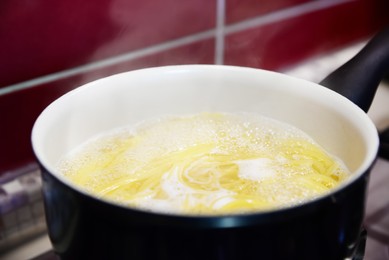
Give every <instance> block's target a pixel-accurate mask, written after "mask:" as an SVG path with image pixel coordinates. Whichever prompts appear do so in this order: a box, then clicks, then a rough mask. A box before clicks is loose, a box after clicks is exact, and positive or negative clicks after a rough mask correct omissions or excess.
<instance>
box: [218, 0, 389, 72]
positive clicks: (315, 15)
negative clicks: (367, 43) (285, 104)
mask: <svg viewBox="0 0 389 260" xmlns="http://www.w3.org/2000/svg"><path fill="white" fill-rule="evenodd" d="M388 8H389V2H387V1H386V0H380V1H350V2H347V3H345V4H341V5H337V6H333V7H331V8H326V9H323V10H319V11H315V12H311V13H307V14H305V15H301V16H299V17H294V18H291V19H285V20H281V21H278V22H274V23H271V24H266V25H263V26H260V27H257V28H251V29H248V30H245V31H241V32H237V33H233V34H231V35H228V36H227V37H226V44H225V63H226V64H233V65H241V66H250V67H257V68H263V69H270V70H278V69H281V68H284V67H286V66H290V65H291V64H294V63H296V62H300V61H302V60H304V59H306V58H308V57H311V56H314V55H318V54H321V53H323V52H325V51H329V50H331V49H334V48H339V47H341V46H343V45H346V44H348V43H350V42H353V41H356V40H360V39H364V38H365V37H368V36H370V35H371V34H372V33H373V32H375V31H377V30H378V28H380V27H382V26H383V25H384V24H389V16H388V15H387V13H386V11H385V10H388Z"/></svg>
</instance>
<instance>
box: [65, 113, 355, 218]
mask: <svg viewBox="0 0 389 260" xmlns="http://www.w3.org/2000/svg"><path fill="white" fill-rule="evenodd" d="M58 168H59V170H60V171H61V172H62V173H63V174H64V175H65V176H66V177H68V178H69V179H70V180H71V182H73V183H74V184H76V185H78V186H80V187H81V188H82V189H85V190H87V191H88V192H90V193H92V194H94V195H96V196H98V197H102V198H105V199H108V200H110V201H114V202H117V203H120V204H124V205H128V206H131V207H140V208H143V209H147V210H152V211H159V212H161V211H162V212H169V213H184V214H228V213H242V212H251V211H261V210H270V209H274V208H278V207H285V206H290V205H294V204H298V203H302V202H304V201H306V200H309V199H312V198H315V197H317V196H320V195H323V194H324V193H327V192H329V190H331V189H332V188H334V187H336V186H337V185H339V183H340V182H341V181H343V180H344V179H345V178H347V177H348V175H349V172H348V171H347V169H346V168H345V167H344V165H343V164H342V163H341V162H340V161H339V160H337V159H336V158H334V157H333V156H331V155H329V154H328V153H327V152H326V151H324V150H323V148H321V147H320V146H319V145H318V144H316V143H315V142H314V141H313V140H312V139H311V138H310V137H309V136H307V135H306V134H305V133H303V132H302V131H300V130H298V129H296V128H294V127H292V126H290V125H287V124H285V123H281V122H279V121H275V120H273V119H269V118H265V117H262V116H258V115H252V114H219V113H202V114H197V115H192V116H185V117H164V118H159V119H156V120H151V121H146V122H142V123H141V124H139V125H137V126H135V127H129V128H123V129H115V130H114V131H112V132H110V133H104V134H103V135H101V136H98V137H96V138H94V139H93V140H90V141H88V142H87V143H85V144H83V145H82V146H80V147H78V148H77V149H76V150H74V151H72V153H70V154H69V155H67V156H66V157H65V158H64V159H63V160H62V161H61V162H60V164H59V167H58Z"/></svg>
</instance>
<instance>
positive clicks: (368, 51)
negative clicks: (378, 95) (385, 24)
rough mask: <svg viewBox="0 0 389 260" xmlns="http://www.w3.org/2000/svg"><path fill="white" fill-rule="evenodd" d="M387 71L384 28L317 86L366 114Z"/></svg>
mask: <svg viewBox="0 0 389 260" xmlns="http://www.w3.org/2000/svg"><path fill="white" fill-rule="evenodd" d="M388 71H389V28H386V29H384V30H382V31H381V32H380V33H378V34H377V35H375V36H374V37H373V38H372V39H371V40H370V41H369V42H368V43H367V45H366V46H365V47H364V48H362V50H361V51H360V52H359V53H358V54H357V55H355V56H354V57H353V58H352V59H351V60H349V61H348V62H347V63H345V64H344V65H343V66H341V67H340V68H338V69H337V70H335V71H334V72H332V73H331V74H330V75H328V76H327V77H326V78H325V79H324V80H323V81H321V82H320V84H321V85H323V86H325V87H328V88H330V89H332V90H334V91H336V92H338V93H339V94H341V95H343V96H345V97H347V98H348V99H350V100H351V101H352V102H354V103H355V104H356V105H358V106H359V107H360V108H362V109H363V110H364V111H365V112H367V111H368V110H369V108H370V105H371V103H372V101H373V99H374V95H375V92H376V90H377V88H378V85H379V83H380V82H381V80H382V79H383V78H384V76H385V74H386V72H388Z"/></svg>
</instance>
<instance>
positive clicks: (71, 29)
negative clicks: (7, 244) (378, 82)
mask: <svg viewBox="0 0 389 260" xmlns="http://www.w3.org/2000/svg"><path fill="white" fill-rule="evenodd" d="M388 10H389V2H388V1H387V0H164V1H161V0H142V1H138V0H95V1H77V0H66V1H65V0H57V1H43V0H34V1H13V0H3V1H1V3H0V61H1V62H0V138H1V139H0V147H1V149H0V175H3V176H4V175H5V174H10V173H11V174H12V173H14V172H18V171H21V169H23V168H24V167H25V166H26V165H29V167H30V166H31V164H30V163H33V162H34V157H33V154H32V151H31V146H30V132H31V128H32V125H33V122H34V120H35V119H36V117H37V116H38V115H39V113H40V112H41V111H42V109H43V108H44V107H45V106H47V105H48V104H49V103H50V102H51V101H53V100H54V99H55V98H57V97H59V96H60V95H62V94H63V93H65V92H67V91H69V90H71V89H73V88H75V87H77V86H79V85H81V84H83V83H85V82H88V81H91V80H94V79H97V78H99V77H103V76H107V75H111V74H114V73H118V72H123V71H127V70H132V69H137V68H143V67H149V66H160V65H168V64H187V63H205V64H213V63H217V64H232V65H243V66H251V67H258V68H264V69H271V70H282V69H283V68H285V67H288V66H292V65H293V64H295V63H297V62H300V61H302V60H304V59H306V58H309V57H311V56H313V55H318V54H321V53H325V52H326V51H330V50H331V49H334V48H340V47H341V46H344V45H347V44H349V43H352V42H355V41H358V40H362V39H366V38H367V37H369V36H370V35H372V34H373V33H374V32H376V31H377V30H378V29H379V28H381V27H382V26H383V25H385V24H388V22H389V15H388Z"/></svg>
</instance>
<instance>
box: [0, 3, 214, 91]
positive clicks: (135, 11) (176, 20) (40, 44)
mask: <svg viewBox="0 0 389 260" xmlns="http://www.w3.org/2000/svg"><path fill="white" fill-rule="evenodd" d="M215 3H216V0H196V1H193V0H180V1H177V0H165V1H158V0H142V1H137V0H96V1H92V2H91V1H77V0H66V1H65V0H59V1H16V2H15V1H12V0H3V1H2V2H1V4H0V57H1V63H0V71H1V72H2V73H1V77H0V86H6V85H9V84H13V83H17V82H20V81H24V80H27V79H31V78H34V77H38V76H42V75H45V74H48V73H53V72H56V71H60V70H64V69H67V68H71V67H74V66H78V65H81V64H85V63H89V62H92V61H96V60H100V59H104V58H107V57H110V56H113V55H118V54H121V53H124V52H128V51H132V50H135V49H139V48H144V47H146V46H150V45H154V44H158V43H161V42H165V41H168V40H172V39H176V38H179V37H183V36H186V35H190V34H193V33H197V32H202V31H205V30H209V29H211V28H213V27H214V25H215V13H216V11H215V8H216V7H215V5H216V4H215Z"/></svg>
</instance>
